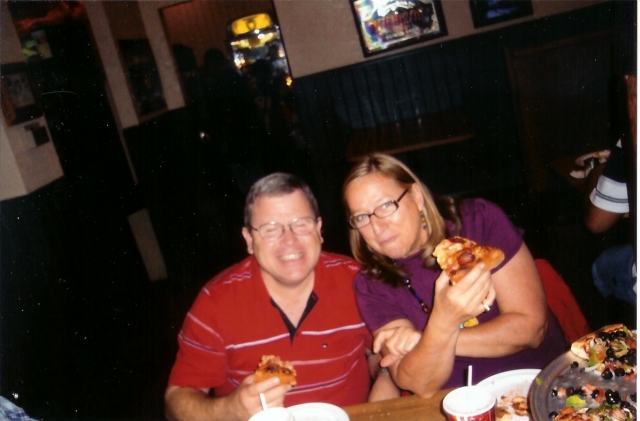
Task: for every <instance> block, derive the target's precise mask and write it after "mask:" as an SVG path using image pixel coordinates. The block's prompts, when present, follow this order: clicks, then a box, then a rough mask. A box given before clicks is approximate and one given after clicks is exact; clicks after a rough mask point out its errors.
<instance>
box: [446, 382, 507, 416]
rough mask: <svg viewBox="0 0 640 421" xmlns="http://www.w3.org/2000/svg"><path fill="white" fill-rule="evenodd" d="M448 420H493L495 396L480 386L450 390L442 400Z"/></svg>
mask: <svg viewBox="0 0 640 421" xmlns="http://www.w3.org/2000/svg"><path fill="white" fill-rule="evenodd" d="M442 409H444V412H445V414H446V415H447V419H448V420H449V421H495V420H496V397H495V396H493V394H492V393H491V392H489V391H488V390H487V389H485V388H483V387H481V386H465V387H460V388H458V389H455V390H452V391H451V392H449V393H448V394H447V396H445V397H444V400H443V401H442Z"/></svg>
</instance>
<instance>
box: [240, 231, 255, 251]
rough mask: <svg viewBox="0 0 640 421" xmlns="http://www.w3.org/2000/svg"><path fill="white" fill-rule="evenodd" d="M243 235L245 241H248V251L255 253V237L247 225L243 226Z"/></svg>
mask: <svg viewBox="0 0 640 421" xmlns="http://www.w3.org/2000/svg"><path fill="white" fill-rule="evenodd" d="M242 236H243V237H244V241H246V242H247V253H249V254H253V237H252V236H251V233H250V232H249V230H248V229H247V227H242Z"/></svg>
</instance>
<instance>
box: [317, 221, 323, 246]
mask: <svg viewBox="0 0 640 421" xmlns="http://www.w3.org/2000/svg"><path fill="white" fill-rule="evenodd" d="M316 229H317V230H318V237H320V244H322V243H324V238H322V218H320V217H318V222H317V223H316Z"/></svg>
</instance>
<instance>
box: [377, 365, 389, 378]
mask: <svg viewBox="0 0 640 421" xmlns="http://www.w3.org/2000/svg"><path fill="white" fill-rule="evenodd" d="M381 374H389V369H388V368H387V367H380V370H378V377H380V375H381Z"/></svg>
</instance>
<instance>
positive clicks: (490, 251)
mask: <svg viewBox="0 0 640 421" xmlns="http://www.w3.org/2000/svg"><path fill="white" fill-rule="evenodd" d="M433 255H434V256H435V257H436V260H437V261H438V264H439V265H440V267H441V268H442V270H444V271H445V272H446V273H447V275H448V276H449V279H451V282H452V283H454V284H455V283H457V282H459V281H460V280H461V279H462V278H464V276H465V275H466V274H467V273H469V271H470V270H471V269H473V268H474V267H476V266H477V265H478V264H480V263H484V265H485V270H491V269H493V268H495V267H496V266H498V265H499V264H500V263H502V261H503V260H504V253H503V252H502V250H500V249H499V248H497V247H491V246H481V245H479V244H477V243H476V242H474V241H472V240H469V239H467V238H464V237H458V236H456V237H451V238H446V239H444V240H442V241H441V242H440V244H438V245H437V246H436V249H435V250H434V251H433Z"/></svg>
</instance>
